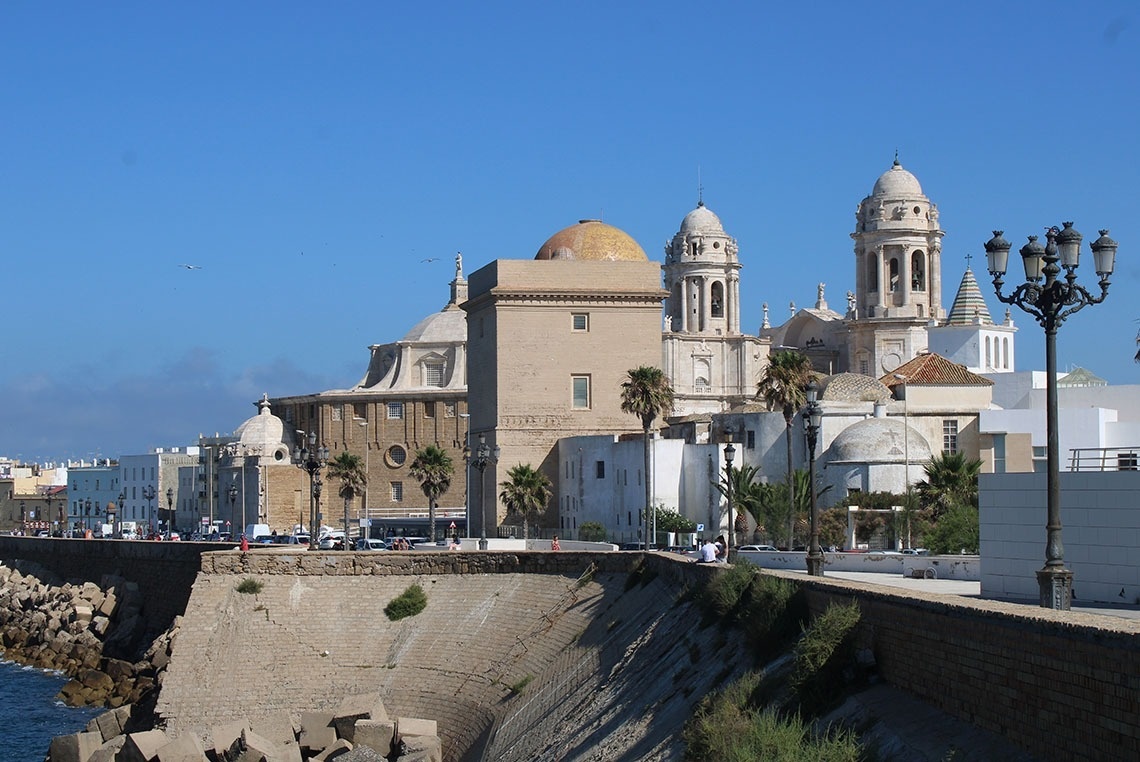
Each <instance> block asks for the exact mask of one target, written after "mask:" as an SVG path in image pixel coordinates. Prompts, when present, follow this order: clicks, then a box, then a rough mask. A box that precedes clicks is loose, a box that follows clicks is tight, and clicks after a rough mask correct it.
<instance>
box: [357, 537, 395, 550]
mask: <svg viewBox="0 0 1140 762" xmlns="http://www.w3.org/2000/svg"><path fill="white" fill-rule="evenodd" d="M353 547H354V549H356V550H387V549H388V546H387V545H385V544H384V541H383V540H374V539H372V538H370V537H357V538H356V543H355V544H354V545H353Z"/></svg>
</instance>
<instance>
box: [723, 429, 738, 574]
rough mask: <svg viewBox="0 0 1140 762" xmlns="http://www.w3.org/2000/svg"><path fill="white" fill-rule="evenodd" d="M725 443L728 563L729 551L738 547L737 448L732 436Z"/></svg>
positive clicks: (726, 550) (725, 554) (727, 437)
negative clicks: (734, 465)
mask: <svg viewBox="0 0 1140 762" xmlns="http://www.w3.org/2000/svg"><path fill="white" fill-rule="evenodd" d="M725 441H726V442H727V443H728V444H726V445H725V446H724V475H725V481H726V482H727V483H728V489H727V490H725V493H726V497H727V498H728V543H727V544H726V545H725V548H724V560H725V561H726V562H727V561H728V551H729V549H730V548H734V547H736V522H735V520H734V519H733V516H732V461H733V459H734V458H735V457H736V448H735V447H733V446H732V435H731V434H728V435H726V436H725Z"/></svg>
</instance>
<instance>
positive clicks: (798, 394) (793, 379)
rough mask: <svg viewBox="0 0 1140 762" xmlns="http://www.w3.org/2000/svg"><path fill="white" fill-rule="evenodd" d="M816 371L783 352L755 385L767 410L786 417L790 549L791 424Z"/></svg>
mask: <svg viewBox="0 0 1140 762" xmlns="http://www.w3.org/2000/svg"><path fill="white" fill-rule="evenodd" d="M813 375H814V371H813V370H812V367H811V360H809V359H808V358H807V356H806V355H804V354H801V353H800V352H797V351H796V350H794V349H781V350H778V351H776V352H773V353H772V354H770V355H769V356H768V367H767V368H765V369H764V375H763V376H761V378H760V382H759V383H758V384H757V385H756V396H758V397H760V398H761V399H763V400H764V401H765V402H766V403H767V404H768V409H769V410H772V411H775V410H779V411H780V412H782V413H783V414H784V441H785V443H786V444H787V448H788V490H789V494H788V503H789V507H790V510H791V515H790V516H789V517H788V545H789V547H791V539H792V535H793V534H794V533H795V532H794V527H795V518H796V509H795V503H796V494H795V483H794V481H793V476H792V472H793V471H794V468H793V465H792V421H794V420H795V419H796V413H797V412H799V410H800V408H802V407H803V406H804V404H805V403H806V402H807V392H806V391H805V390H806V389H807V385H808V383H809V382H810V381H811V379H812V376H813Z"/></svg>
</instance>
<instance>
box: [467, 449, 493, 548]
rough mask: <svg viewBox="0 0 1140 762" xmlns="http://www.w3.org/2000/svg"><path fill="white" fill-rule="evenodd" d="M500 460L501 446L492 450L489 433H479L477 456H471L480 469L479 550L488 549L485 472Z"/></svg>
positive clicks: (472, 463) (473, 462) (473, 464)
mask: <svg viewBox="0 0 1140 762" xmlns="http://www.w3.org/2000/svg"><path fill="white" fill-rule="evenodd" d="M498 461H499V446H498V445H495V449H494V450H492V449H491V448H490V447H488V446H487V435H486V434H483V433H482V432H480V433H479V446H478V447H477V448H475V456H474V457H473V458H471V465H472V466H474V467H475V468H476V469H477V470H478V471H479V550H486V549H487V490H486V482H485V478H484V474H485V472H486V471H487V466H489V465H491V464H492V463H497V462H498Z"/></svg>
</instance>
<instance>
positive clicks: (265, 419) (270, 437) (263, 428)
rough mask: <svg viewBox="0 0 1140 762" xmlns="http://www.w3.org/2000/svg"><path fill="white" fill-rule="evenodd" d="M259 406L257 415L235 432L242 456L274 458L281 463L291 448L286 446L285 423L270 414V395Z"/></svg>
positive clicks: (264, 397) (262, 399)
mask: <svg viewBox="0 0 1140 762" xmlns="http://www.w3.org/2000/svg"><path fill="white" fill-rule="evenodd" d="M257 406H258V408H259V410H258V413H257V415H255V416H253V417H252V418H249V419H247V420H246V421H245V423H243V424H242V425H241V426H238V427H237V430H236V431H235V432H234V436H236V437H237V438H238V442H239V444H238V449H239V451H240V452H241V454H242V455H263V456H272V457H273V458H274V459H275V460H279V461H280V460H282V459H287V458H288V457H289V447H288V445H286V444H285V423H284V422H283V421H282V420H281V419H280V418H278V417H277V416H275V415H273V414H272V413H270V412H269V396H268V395H265V396H263V397H262V398H261V401H260V402H258V403H257ZM290 439H292V437H291V436H290Z"/></svg>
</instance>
